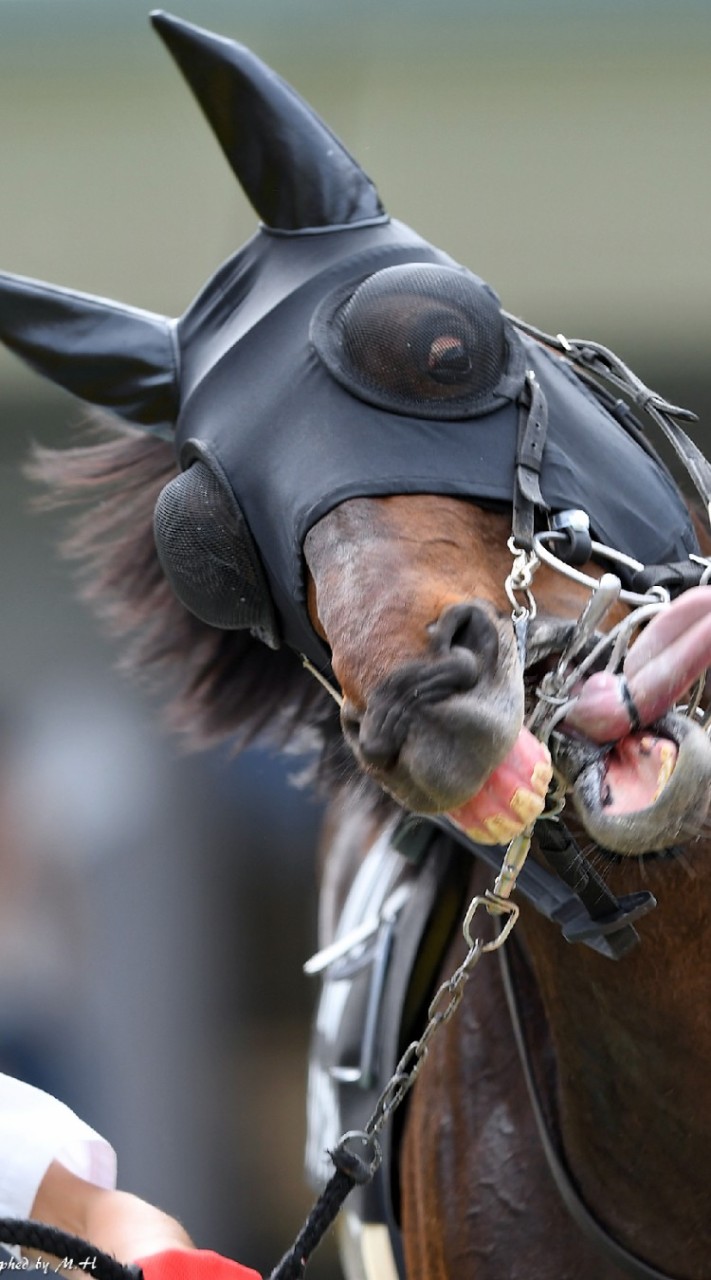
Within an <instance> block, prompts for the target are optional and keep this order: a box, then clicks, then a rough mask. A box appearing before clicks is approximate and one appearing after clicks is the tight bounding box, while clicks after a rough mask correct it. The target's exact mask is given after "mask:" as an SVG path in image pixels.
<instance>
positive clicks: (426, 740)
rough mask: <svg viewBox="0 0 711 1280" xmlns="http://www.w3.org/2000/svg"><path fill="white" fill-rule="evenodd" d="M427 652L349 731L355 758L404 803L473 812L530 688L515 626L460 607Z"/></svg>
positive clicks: (438, 627) (351, 717)
mask: <svg viewBox="0 0 711 1280" xmlns="http://www.w3.org/2000/svg"><path fill="white" fill-rule="evenodd" d="M428 648H429V653H428V655H427V656H426V657H424V658H421V659H417V660H415V661H411V662H408V663H404V664H403V665H402V666H401V667H400V668H399V669H398V670H396V671H395V672H393V673H392V674H391V675H390V676H389V677H387V679H385V680H384V681H382V682H381V683H380V684H379V685H378V686H377V687H376V688H375V689H374V691H373V692H372V693H371V694H370V695H369V697H368V698H367V703H366V707H365V710H364V711H363V712H362V714H356V713H355V712H354V710H353V708H352V707H351V705H350V704H349V702H348V701H346V703H345V704H344V707H343V710H342V715H341V722H342V726H343V732H344V735H345V737H346V740H347V741H348V743H349V745H350V747H351V749H352V751H353V753H354V755H355V756H356V759H357V760H358V762H359V764H360V765H361V767H362V768H363V769H364V771H365V772H367V773H368V774H369V775H371V776H372V777H374V778H375V779H376V781H377V782H378V783H379V784H380V785H381V786H382V787H383V788H384V789H385V790H386V791H388V792H389V793H390V794H391V795H392V796H393V797H394V798H395V799H396V800H397V801H398V802H399V803H400V804H402V805H404V806H405V807H406V808H408V809H411V810H414V811H415V812H418V813H442V812H448V811H450V810H452V809H455V808H458V807H459V806H462V805H464V804H466V802H467V801H469V800H470V799H471V798H472V796H474V795H475V793H477V792H478V791H479V790H480V788H481V787H482V786H483V785H484V784H485V782H486V781H487V779H488V778H489V777H490V776H491V774H492V773H493V771H494V770H495V769H496V768H497V766H499V765H500V764H501V763H502V762H503V761H504V760H505V759H506V757H507V756H508V755H509V753H510V752H511V750H512V748H513V746H514V744H515V743H516V741H517V739H518V737H519V734H520V732H521V727H522V724H523V710H524V689H523V679H522V674H521V669H520V664H519V661H518V655H517V653H516V648H515V644H514V639H513V633H512V630H511V625H510V622H509V621H508V619H503V618H502V617H499V616H498V615H497V614H496V611H495V610H494V609H493V608H492V607H491V606H489V605H487V604H486V602H482V603H479V602H472V603H463V604H456V605H452V606H450V607H449V608H447V609H445V610H444V612H443V613H442V615H441V616H440V618H439V619H438V620H437V621H436V622H435V623H433V624H432V625H431V626H430V628H429V645H428Z"/></svg>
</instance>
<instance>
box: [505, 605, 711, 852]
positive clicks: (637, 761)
mask: <svg viewBox="0 0 711 1280" xmlns="http://www.w3.org/2000/svg"><path fill="white" fill-rule="evenodd" d="M570 635H571V630H570V624H560V625H556V624H555V623H551V622H550V621H548V622H547V623H545V624H543V626H542V628H541V631H540V632H539V634H538V636H537V637H536V638H535V640H534V645H533V647H532V654H531V658H532V661H531V662H530V665H529V667H528V668H527V686H528V693H529V698H530V695H531V692H532V689H533V687H534V686H535V685H536V684H537V682H538V679H539V678H540V676H541V671H542V670H545V669H546V668H549V667H550V665H552V664H553V663H554V662H555V661H556V659H557V657H558V655H559V653H560V651H561V650H562V649H563V648H564V647H565V644H566V642H567V640H568V639H569V638H570ZM597 638H598V637H592V638H591V641H590V647H592V645H593V644H594V643H595V641H596V639H597ZM542 655H546V656H545V657H543V656H542ZM551 655H553V656H551ZM598 709H599V706H598V705H596V707H595V710H598ZM597 727H598V726H597V721H596V719H595V717H594V716H593V717H592V719H591V721H590V736H589V737H588V736H587V734H586V731H585V730H586V721H585V716H582V717H579V718H578V720H577V722H576V723H573V724H571V723H570V721H563V722H562V723H561V724H560V725H559V726H558V728H557V729H556V730H554V732H553V733H552V734H551V737H550V743H549V745H550V748H551V755H552V759H553V765H554V770H555V772H556V774H557V776H558V778H559V781H560V782H561V783H562V784H563V785H564V786H565V789H566V792H567V794H568V796H569V798H570V801H571V803H572V805H573V807H574V808H575V810H576V812H577V814H578V816H579V818H580V820H581V821H582V823H583V826H584V827H585V830H586V831H587V833H588V835H589V836H590V837H591V838H592V839H593V840H595V842H596V844H597V845H599V846H600V847H601V848H603V849H608V850H610V851H611V852H613V853H616V854H622V855H637V856H638V855H643V854H645V853H653V852H658V851H661V850H664V849H668V848H670V847H673V846H674V845H676V844H679V843H682V842H683V841H686V840H688V839H690V838H694V837H696V836H698V835H699V834H700V832H701V829H702V827H703V825H704V823H705V821H706V817H707V814H708V811H709V803H710V800H711V743H710V742H709V738H708V737H707V735H706V733H705V732H704V730H703V729H702V728H701V726H700V724H699V723H698V722H697V721H695V720H694V719H692V718H690V717H689V716H687V715H684V714H680V713H679V712H678V711H677V710H675V709H674V708H673V707H672V708H670V709H669V710H666V711H665V712H664V713H663V714H661V715H659V716H658V717H657V718H656V719H654V720H652V721H651V722H650V723H645V724H644V726H643V727H640V728H636V729H630V731H629V732H626V733H620V734H619V736H615V737H614V738H613V739H612V740H610V741H607V742H601V741H600V735H599V733H596V729H597ZM593 737H595V738H596V740H595V741H593Z"/></svg>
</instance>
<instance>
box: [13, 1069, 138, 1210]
mask: <svg viewBox="0 0 711 1280" xmlns="http://www.w3.org/2000/svg"><path fill="white" fill-rule="evenodd" d="M53 1160H58V1161H59V1162H60V1163H61V1164H63V1165H65V1167H66V1168H67V1169H69V1170H70V1172H71V1173H75V1174H77V1175H78V1176H79V1177H80V1178H85V1179H86V1181H87V1182H92V1183H94V1185H95V1186H98V1187H105V1188H107V1189H112V1188H113V1187H115V1185H116V1154H115V1152H114V1150H113V1147H112V1146H111V1145H110V1144H109V1143H108V1142H106V1140H105V1139H104V1138H101V1137H100V1136H99V1134H98V1133H95V1132H94V1130H93V1129H91V1128H90V1127H89V1125H88V1124H85V1123H84V1121H83V1120H80V1119H79V1117H78V1116H76V1115H75V1114H74V1112H73V1111H70V1109H69V1107H67V1106H65V1105H64V1103H63V1102H59V1101H58V1100H57V1099H56V1098H52V1097H50V1095H49V1094H48V1093H43V1092H42V1090H41V1089H35V1088H33V1086H32V1085H29V1084H25V1083H24V1082H23V1081H22V1080H15V1079H13V1078H12V1077H11V1076H5V1075H2V1074H0V1217H7V1218H27V1217H29V1214H30V1210H31V1208H32V1204H33V1202H34V1199H35V1196H36V1194H37V1190H38V1188H39V1185H40V1183H41V1181H42V1179H43V1177H44V1175H45V1173H46V1172H47V1169H48V1168H49V1166H50V1164H51V1163H52V1161H53Z"/></svg>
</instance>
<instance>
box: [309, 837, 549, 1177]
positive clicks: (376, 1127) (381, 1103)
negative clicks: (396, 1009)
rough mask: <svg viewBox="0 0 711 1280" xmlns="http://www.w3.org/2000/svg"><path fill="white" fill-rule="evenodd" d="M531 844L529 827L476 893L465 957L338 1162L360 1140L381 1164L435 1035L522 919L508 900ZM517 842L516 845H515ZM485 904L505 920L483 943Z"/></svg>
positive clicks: (372, 1166) (466, 926) (467, 921)
mask: <svg viewBox="0 0 711 1280" xmlns="http://www.w3.org/2000/svg"><path fill="white" fill-rule="evenodd" d="M530 843H531V837H530V833H529V832H526V833H524V834H523V835H521V836H518V837H516V839H514V840H512V841H511V844H510V845H509V847H508V850H507V852H506V857H505V860H504V865H503V867H502V871H501V872H500V873H499V876H498V878H497V881H496V885H495V887H494V890H487V891H486V893H484V894H478V895H477V896H476V897H474V898H472V901H471V902H470V903H469V907H468V908H467V913H466V915H465V917H464V921H463V923H462V932H463V934H464V939H465V942H466V943H467V954H466V956H465V957H464V959H463V961H462V963H461V964H460V965H459V967H458V968H457V969H456V970H455V971H454V973H453V974H452V975H451V976H450V977H449V978H447V979H446V980H445V981H444V982H443V983H442V985H441V987H440V988H439V990H438V991H437V993H436V995H435V997H434V999H433V1000H432V1002H431V1004H430V1006H429V1009H428V1010H427V1023H426V1025H425V1029H424V1031H423V1032H422V1035H421V1036H420V1038H419V1040H413V1041H412V1043H411V1044H409V1045H408V1046H407V1048H406V1050H405V1052H404V1053H403V1055H402V1057H401V1058H400V1061H399V1062H398V1064H397V1066H396V1068H395V1070H394V1072H393V1074H392V1076H391V1077H390V1079H389V1081H388V1083H387V1084H386V1086H385V1088H384V1089H383V1092H382V1093H381V1095H380V1097H379V1098H378V1101H377V1103H376V1105H375V1108H374V1110H373V1114H372V1115H371V1117H370V1119H369V1120H368V1122H367V1124H366V1125H365V1127H364V1128H363V1129H355V1130H349V1132H348V1133H344V1135H343V1137H342V1138H341V1139H340V1141H339V1142H338V1145H337V1146H336V1149H335V1151H334V1152H333V1153H332V1155H333V1157H334V1160H335V1163H338V1159H337V1157H338V1155H339V1153H341V1154H343V1155H345V1156H346V1158H347V1159H348V1158H352V1153H351V1152H350V1151H349V1150H348V1144H349V1143H350V1142H356V1141H359V1142H360V1143H361V1145H362V1146H363V1147H365V1148H366V1150H367V1151H368V1152H369V1160H370V1163H369V1166H368V1168H367V1173H366V1176H367V1178H370V1177H372V1175H373V1174H374V1173H375V1171H376V1169H377V1168H378V1167H379V1165H380V1163H381V1161H382V1158H383V1157H382V1150H381V1147H380V1143H379V1142H378V1134H379V1133H380V1131H381V1130H382V1129H383V1128H384V1126H385V1125H386V1124H387V1122H388V1120H389V1119H390V1116H391V1115H392V1114H393V1112H394V1111H396V1110H397V1108H398V1107H399V1106H400V1104H401V1102H402V1101H403V1100H404V1098H405V1097H406V1095H407V1094H408V1093H409V1091H410V1089H411V1088H412V1086H413V1084H414V1083H415V1080H416V1079H417V1077H418V1075H419V1073H420V1070H421V1068H422V1064H423V1063H424V1060H425V1058H426V1057H427V1053H428V1052H429V1047H430V1042H431V1040H432V1037H433V1036H434V1035H435V1034H436V1032H437V1031H439V1028H440V1027H442V1026H444V1024H445V1023H447V1022H449V1020H450V1018H451V1017H452V1015H453V1014H454V1012H455V1011H456V1009H457V1008H458V1007H459V1004H460V1002H461V999H462V996H463V995H464V988H465V986H466V984H467V982H468V981H469V978H470V977H471V975H472V973H473V971H474V969H475V968H476V966H477V965H478V963H479V961H480V959H481V957H482V956H483V955H484V954H485V953H486V952H487V951H498V949H499V947H501V946H503V944H504V943H505V942H506V939H507V938H508V936H509V934H510V933H511V930H512V929H513V927H514V925H515V923H516V921H517V919H518V915H519V909H518V907H517V906H516V904H515V903H514V902H510V901H509V900H508V896H509V894H510V893H511V891H512V889H513V887H514V885H515V883H516V877H517V875H518V872H519V871H520V869H521V867H522V866H523V863H524V861H525V857H526V853H527V852H528V848H529V846H530ZM514 846H516V849H515V850H514ZM497 890H498V891H497ZM482 907H483V908H484V909H485V910H486V912H487V913H488V914H489V915H492V916H499V917H501V916H506V920H505V922H504V923H503V925H502V927H501V928H500V929H499V932H498V933H497V934H496V935H495V937H494V938H492V939H491V941H489V942H484V941H482V939H481V938H479V937H476V938H472V934H471V928H472V922H473V920H474V916H475V915H476V913H477V911H479V910H480V908H482ZM440 1006H442V1007H440ZM356 1159H357V1160H358V1161H359V1162H361V1161H362V1156H357V1157H356Z"/></svg>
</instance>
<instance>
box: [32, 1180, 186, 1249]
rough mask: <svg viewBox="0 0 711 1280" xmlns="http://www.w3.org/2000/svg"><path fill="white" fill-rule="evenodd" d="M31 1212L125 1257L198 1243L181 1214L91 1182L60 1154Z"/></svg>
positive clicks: (39, 1220) (181, 1247)
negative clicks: (183, 1224) (73, 1170)
mask: <svg viewBox="0 0 711 1280" xmlns="http://www.w3.org/2000/svg"><path fill="white" fill-rule="evenodd" d="M31 1216H32V1217H33V1218H34V1219H35V1220H36V1221H38V1222H47V1223H49V1224H50V1225H51V1226H53V1227H59V1228H60V1230H62V1231H68V1232H69V1233H70V1234H71V1235H75V1236H81V1238H82V1239H83V1240H89V1241H91V1243H92V1244H94V1245H96V1247H97V1249H100V1250H101V1251H102V1252H104V1253H111V1254H113V1255H114V1257H115V1258H117V1259H118V1261H119V1262H133V1261H134V1259H135V1258H138V1257H139V1256H140V1257H142V1258H145V1257H147V1255H149V1254H152V1253H159V1252H161V1251H164V1250H166V1249H171V1250H173V1249H174V1250H177V1249H190V1250H192V1249H193V1248H194V1246H193V1242H192V1240H191V1239H190V1236H189V1235H188V1234H187V1232H186V1231H185V1230H184V1229H183V1227H181V1225H180V1223H179V1222H176V1220H175V1218H171V1217H170V1216H169V1215H168V1214H167V1213H163V1212H162V1211H161V1210H160V1209H156V1208H154V1206H153V1205H151V1204H147V1203H146V1201H145V1200H140V1199H139V1198H138V1196H133V1195H130V1194H129V1193H128V1192H126V1191H108V1190H106V1189H105V1188H103V1187H97V1186H94V1184H93V1183H91V1182H85V1181H84V1179H83V1178H79V1177H77V1175H76V1174H74V1173H70V1172H69V1170H68V1169H66V1168H65V1167H64V1165H63V1164H60V1163H59V1162H58V1161H56V1160H55V1161H53V1163H52V1164H51V1165H50V1166H49V1168H48V1170H47V1172H46V1174H45V1175H44V1178H43V1179H42V1182H41V1183H40V1186H39V1189H38V1191H37V1194H36V1196H35V1200H34V1204H33V1205H32V1211H31Z"/></svg>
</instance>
